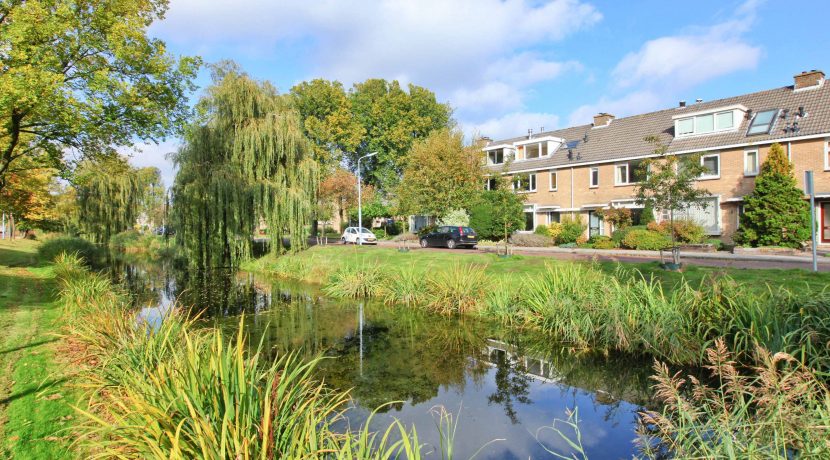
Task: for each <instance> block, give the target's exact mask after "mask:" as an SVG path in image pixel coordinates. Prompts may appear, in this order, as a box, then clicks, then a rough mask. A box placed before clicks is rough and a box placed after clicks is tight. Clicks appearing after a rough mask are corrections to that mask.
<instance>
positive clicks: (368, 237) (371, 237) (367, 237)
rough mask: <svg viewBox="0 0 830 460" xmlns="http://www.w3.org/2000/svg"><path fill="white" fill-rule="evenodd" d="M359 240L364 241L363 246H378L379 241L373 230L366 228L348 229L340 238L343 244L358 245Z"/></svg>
mask: <svg viewBox="0 0 830 460" xmlns="http://www.w3.org/2000/svg"><path fill="white" fill-rule="evenodd" d="M358 238H359V239H361V240H363V244H378V239H377V238H376V237H375V234H374V233H372V231H371V230H369V229H368V228H364V227H360V228H358V227H347V228H346V230H345V231H344V232H343V236H342V237H340V242H342V243H343V244H349V243H351V244H357V243H358V241H357V240H358Z"/></svg>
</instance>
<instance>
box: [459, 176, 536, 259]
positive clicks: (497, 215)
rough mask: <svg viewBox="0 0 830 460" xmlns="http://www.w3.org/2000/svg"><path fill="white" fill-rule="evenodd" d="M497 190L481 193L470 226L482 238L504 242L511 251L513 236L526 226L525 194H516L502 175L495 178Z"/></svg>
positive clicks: (471, 212) (471, 210) (505, 249)
mask: <svg viewBox="0 0 830 460" xmlns="http://www.w3.org/2000/svg"><path fill="white" fill-rule="evenodd" d="M494 179H495V182H496V187H495V189H492V190H486V191H484V192H483V193H481V195H480V198H479V200H478V202H477V203H475V204H474V205H473V206H472V208H471V209H470V227H472V228H473V230H475V231H476V233H477V234H478V236H479V238H482V239H487V240H498V239H502V241H504V253H505V255H506V254H507V253H508V244H509V238H510V235H511V234H513V232H515V231H517V230H521V229H522V228H524V226H525V214H524V199H525V197H524V195H520V194H518V193H516V191H514V190H513V189H512V188H511V187H510V184H509V183H508V182H507V181H506V180H505V179H504V177H502V176H500V175H499V176H495V177H494Z"/></svg>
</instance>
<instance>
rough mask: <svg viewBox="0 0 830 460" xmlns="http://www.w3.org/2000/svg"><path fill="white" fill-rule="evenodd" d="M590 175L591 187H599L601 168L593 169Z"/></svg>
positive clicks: (589, 172)
mask: <svg viewBox="0 0 830 460" xmlns="http://www.w3.org/2000/svg"><path fill="white" fill-rule="evenodd" d="M588 174H589V184H590V187H591V188H594V187H599V168H591V169H590V170H589V171H588Z"/></svg>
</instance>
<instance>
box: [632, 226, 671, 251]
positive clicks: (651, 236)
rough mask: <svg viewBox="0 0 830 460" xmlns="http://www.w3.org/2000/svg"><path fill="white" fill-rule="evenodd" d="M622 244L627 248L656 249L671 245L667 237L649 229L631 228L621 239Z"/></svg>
mask: <svg viewBox="0 0 830 460" xmlns="http://www.w3.org/2000/svg"><path fill="white" fill-rule="evenodd" d="M622 246H623V247H625V248H628V249H638V250H646V251H657V250H659V249H666V248H668V247H670V246H671V241H669V238H668V237H667V236H666V235H664V234H662V233H658V232H652V231H649V230H632V231H631V232H629V233H628V234H627V235H626V236H625V238H623V240H622Z"/></svg>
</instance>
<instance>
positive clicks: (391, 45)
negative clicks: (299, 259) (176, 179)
mask: <svg viewBox="0 0 830 460" xmlns="http://www.w3.org/2000/svg"><path fill="white" fill-rule="evenodd" d="M829 14H830V2H826V1H820V0H816V1H800V2H784V1H761V0H749V1H723V0H721V1H706V0H697V1H690V2H675V1H666V0H662V1H657V0H642V1H579V0H547V1H546V0H538V1H529V0H506V1H499V0H457V1H451V0H448V1H440V0H417V1H416V0H409V1H406V0H399V1H394V0H387V1H375V0H362V1H354V2H346V1H333V0H317V1H314V0H305V1H303V0H282V1H269V0H234V1H231V0H211V1H207V2H206V1H204V0H171V2H170V9H169V11H168V12H167V15H166V18H165V19H164V20H163V21H160V22H158V23H156V24H154V25H153V26H152V27H151V29H150V33H151V35H153V36H156V37H158V38H161V39H162V40H164V41H166V42H167V45H168V48H169V49H170V51H171V52H173V53H175V54H182V55H200V56H202V57H203V58H204V60H205V61H206V62H215V61H218V60H221V59H232V60H234V61H236V62H238V63H239V64H240V65H241V66H242V68H244V69H245V70H246V71H247V72H248V73H249V74H251V75H252V76H253V77H255V78H258V79H265V80H270V81H271V82H272V83H274V84H275V85H276V86H277V87H278V88H279V89H280V91H282V92H285V91H287V90H289V89H290V88H291V86H292V85H294V84H296V83H297V82H300V81H303V80H307V79H312V78H318V77H322V78H328V79H336V80H340V81H341V82H343V83H344V85H346V86H347V87H348V86H351V84H352V83H354V82H358V81H363V80H365V79H367V78H373V77H380V78H386V79H397V80H400V81H402V82H405V83H414V84H417V85H422V86H425V87H427V88H430V89H431V90H433V91H435V93H436V94H437V96H438V98H439V100H441V101H442V102H449V103H450V105H452V106H453V108H454V110H455V118H456V120H458V122H459V124H460V126H461V127H462V129H464V131H465V133H467V134H472V133H474V132H479V133H481V134H483V135H488V136H490V137H493V138H499V137H511V136H516V135H521V134H523V133H525V132H527V129H528V128H533V129H534V130H538V129H539V128H540V127H542V126H544V127H545V129H552V128H559V127H565V126H570V125H574V124H585V123H590V122H591V116H592V115H593V114H595V113H597V112H599V111H602V112H610V113H613V114H614V115H617V116H626V115H632V114H637V113H642V112H646V111H650V110H657V109H661V108H666V107H670V106H673V105H675V104H676V103H677V101H679V100H681V99H685V100H687V101H690V102H691V101H694V100H695V99H696V98H702V99H705V100H711V99H717V98H720V97H726V96H730V95H735V94H743V93H749V92H753V91H758V90H763V89H768V88H774V87H779V86H784V85H789V84H791V83H792V75H793V74H795V73H797V72H800V71H802V70H809V69H822V70H825V71H826V72H828V73H830V65H828V64H830V47H828V46H827V45H828V44H830V27H828V26H827V19H826V18H827V17H828V15H829ZM208 82H209V77H208V73H207V71H204V72H202V74H201V75H200V77H199V81H198V83H199V84H200V85H205V84H207V83H208ZM196 97H198V93H197V94H195V95H194V99H195V98H196ZM177 144H178V140H176V139H171V140H168V141H167V142H164V143H162V144H161V145H142V146H139V147H138V149H139V150H138V151H136V152H134V153H133V154H132V156H133V158H132V161H133V162H134V163H135V164H137V165H142V166H144V165H153V166H158V167H159V168H161V169H162V171H163V175H164V178H165V182H166V183H167V184H168V185H169V184H170V183H172V179H173V171H172V167H171V165H170V164H169V162H168V161H166V160H165V158H164V154H165V153H166V152H169V151H172V150H175V148H176V145H177Z"/></svg>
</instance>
